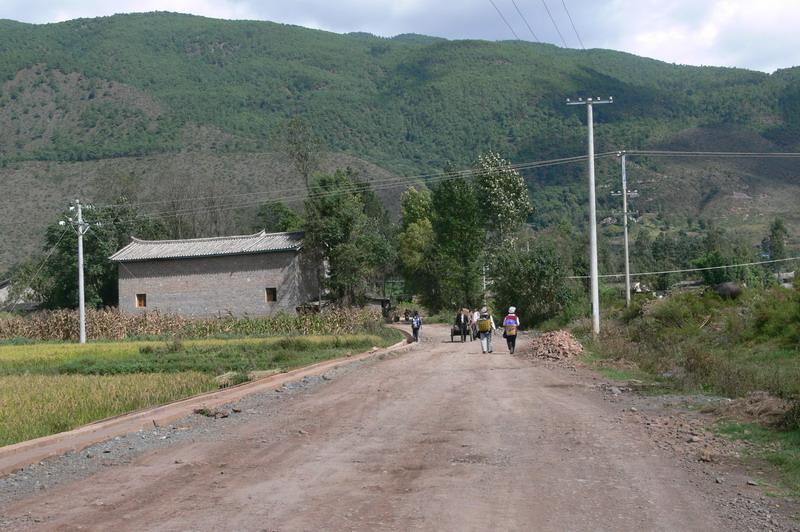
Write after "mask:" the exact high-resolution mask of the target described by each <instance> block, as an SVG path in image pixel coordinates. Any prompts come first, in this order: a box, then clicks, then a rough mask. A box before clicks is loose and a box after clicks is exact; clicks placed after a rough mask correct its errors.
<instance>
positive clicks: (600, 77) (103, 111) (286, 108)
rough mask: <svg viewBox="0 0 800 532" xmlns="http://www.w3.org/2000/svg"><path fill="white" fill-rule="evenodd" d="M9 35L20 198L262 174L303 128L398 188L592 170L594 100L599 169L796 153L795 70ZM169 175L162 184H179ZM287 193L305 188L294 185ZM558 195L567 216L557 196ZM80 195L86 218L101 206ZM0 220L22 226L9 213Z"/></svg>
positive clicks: (382, 45) (542, 50)
mask: <svg viewBox="0 0 800 532" xmlns="http://www.w3.org/2000/svg"><path fill="white" fill-rule="evenodd" d="M0 26H2V27H3V28H4V31H2V32H0V179H3V182H7V180H8V179H9V178H8V176H9V175H11V173H12V172H13V173H14V175H15V178H14V179H15V182H16V183H18V186H23V187H30V188H31V189H32V190H33V189H35V187H36V179H34V178H33V177H30V178H28V179H27V181H24V183H23V181H19V179H21V178H20V177H19V176H20V175H26V173H25V172H24V171H20V168H24V167H26V165H34V166H36V167H37V168H38V167H39V163H47V164H49V165H50V166H51V168H53V169H58V171H55V170H53V172H54V174H58V173H59V172H61V173H64V172H66V170H64V168H66V167H69V166H70V165H74V164H82V162H91V161H96V162H103V161H111V164H112V166H113V161H114V160H119V161H120V163H119V172H111V173H112V174H114V175H117V174H118V177H117V178H114V179H120V180H125V179H130V177H131V175H130V174H133V175H138V174H141V173H142V172H145V173H149V172H150V171H151V170H152V169H149V168H145V167H144V166H142V167H141V168H137V167H136V165H135V164H131V163H130V161H131V160H133V161H135V160H136V159H137V158H143V159H147V158H152V157H158V158H160V159H161V158H166V159H174V160H175V161H180V166H182V167H183V165H185V160H186V154H191V153H196V154H198V155H199V156H198V158H197V159H198V161H199V160H204V157H206V156H209V157H212V158H213V157H223V158H224V157H228V156H236V157H240V156H241V157H244V158H248V159H249V160H250V161H251V164H252V165H258V164H262V163H261V161H263V154H265V153H271V152H274V151H276V149H278V148H277V145H276V144H275V135H276V132H277V131H279V130H280V128H281V126H282V124H284V123H285V122H286V120H288V119H289V118H291V117H294V116H301V117H303V118H304V119H305V120H306V121H307V122H308V123H310V124H311V125H312V127H313V129H314V131H315V133H316V134H317V135H319V137H320V138H321V140H322V143H323V147H324V151H326V152H327V153H329V154H331V156H333V157H334V158H336V157H344V158H349V159H347V160H350V161H355V160H364V161H367V162H368V163H369V164H371V165H377V166H373V167H370V168H373V170H374V169H375V168H377V167H381V168H383V169H385V172H386V175H398V174H405V175H417V174H424V173H430V172H436V171H440V170H441V169H442V168H444V167H445V166H446V165H448V164H453V165H455V166H456V167H464V166H468V165H469V164H471V162H472V161H474V159H475V158H476V156H477V155H478V154H479V153H482V152H485V151H487V150H489V149H493V150H495V151H499V152H500V153H501V154H503V156H504V157H506V158H508V159H510V160H512V161H513V162H521V161H531V160H540V159H550V158H557V157H562V156H573V155H576V154H581V153H584V152H585V138H584V137H585V129H584V128H583V127H582V124H584V122H585V119H584V114H583V113H582V112H579V111H577V110H575V109H574V108H568V107H567V106H566V105H564V103H565V98H566V97H576V96H581V95H584V96H587V95H599V96H608V95H610V96H614V99H615V103H614V105H609V106H603V107H602V108H601V109H598V111H597V113H596V116H595V118H596V140H597V150H598V151H610V150H617V149H648V148H654V147H663V146H670V145H671V144H673V143H675V142H678V141H680V140H681V139H683V138H684V137H685V134H686V132H692V131H694V132H697V131H699V132H700V135H701V137H702V138H701V137H697V136H696V135H695V137H692V138H696V139H698V142H700V143H702V142H706V141H710V140H714V139H716V138H719V139H723V140H725V139H730V141H728V140H725V142H723V143H722V144H720V143H717V144H716V145H718V146H719V149H725V147H726V146H732V147H733V146H734V145H738V143H740V141H739V140H732V139H734V138H736V139H738V138H749V139H751V140H752V143H753V145H755V144H759V145H762V146H764V149H770V150H775V151H792V150H797V149H798V147H799V146H800V68H796V67H795V68H788V69H781V70H779V71H776V72H775V73H772V74H765V73H762V72H758V71H752V70H746V69H739V68H728V67H697V66H686V65H674V64H671V63H666V62H663V61H658V60H655V59H648V58H642V57H638V56H635V55H633V54H629V53H625V52H616V51H612V50H601V49H590V50H586V51H583V50H572V49H562V48H559V47H557V46H554V45H550V44H538V43H529V42H521V41H504V42H491V41H482V40H469V39H464V40H448V39H442V38H436V37H428V36H421V35H417V34H408V35H398V36H394V37H379V36H374V35H371V34H364V33H355V34H337V33H333V32H327V31H323V30H314V29H308V28H302V27H299V26H291V25H285V24H278V23H274V22H267V21H227V20H216V19H210V18H205V17H196V16H193V15H183V14H175V13H164V12H156V13H143V14H128V15H114V16H109V17H100V18H87V19H76V20H72V21H67V22H62V23H55V24H44V25H31V24H26V23H17V22H13V23H11V22H7V21H0ZM729 131H735V132H740V135H739V137H737V136H735V135H734V136H729V135H727V133H726V132H729ZM726 142H728V143H727V144H726ZM123 160H124V161H125V162H124V163H123V162H122V161H123ZM342 160H344V159H342ZM664 164H665V165H666V163H664ZM693 164H694V166H692V167H691V168H688V167H686V166H685V165H680V166H681V168H684V170H682V171H685V172H686V175H692V176H695V177H696V176H697V175H703V171H707V172H709V174H708V175H711V174H714V175H717V174H719V176H720V179H723V181H724V180H725V179H727V180H728V181H726V182H729V183H731V186H742V187H744V186H746V181H747V179H750V177H747V176H751V177H752V178H753V179H756V178H758V180H759V182H765V183H769V182H774V183H775V184H776V185H780V187H783V186H784V185H787V186H791V185H792V183H791V181H792V180H793V179H794V177H793V176H792V175H789V174H787V173H786V172H785V171H784V170H780V171H775V172H773V170H772V168H773V167H772V166H770V165H769V163H765V164H763V165H761V166H759V167H758V168H756V169H755V170H754V169H752V168H749V167H748V168H746V169H744V170H742V169H743V168H744V167H740V166H737V165H736V164H732V163H724V164H722V165H720V164H717V163H716V162H697V163H693ZM143 165H144V163H143ZM102 166H103V167H104V168H106V169H107V168H108V164H106V163H104V164H103V165H102ZM157 166H158V165H157ZM662 166H663V165H662ZM666 166H669V165H666ZM673 166H674V167H675V168H677V167H678V166H676V165H673ZM159 167H160V166H159ZM168 168H169V165H166V166H164V169H162V170H161V171H162V172H164V174H163V176H162V179H167V178H170V177H171V176H170V175H169V169H168ZM598 169H599V175H598V179H599V182H601V183H602V182H608V183H611V182H613V180H614V179H615V177H614V175H613V174H614V172H615V169H614V167H613V165H603V164H601V165H599V166H598ZM704 169H705V170H704ZM701 170H702V171H701ZM745 170H746V171H745ZM583 171H584V170H583V169H582V168H581V167H580V166H576V165H574V166H571V167H566V168H563V169H558V170H553V171H541V172H537V173H535V174H531V175H530V176H528V178H529V184H530V186H531V188H532V193H533V195H534V203H535V204H536V203H537V200H538V204H539V206H540V208H539V210H538V214H537V217H538V218H535V219H534V220H532V221H533V222H534V223H535V224H539V225H540V226H541V225H542V224H547V223H553V222H555V221H557V220H558V219H559V218H562V217H564V216H567V215H565V214H564V211H575V208H576V206H577V205H580V204H581V203H582V202H583V201H584V199H585V198H584V197H583V192H582V187H580V186H577V183H580V182H581V179H580V177H581V176H582V173H583ZM641 171H642V172H643V173H648V175H649V173H652V172H654V170H653V168H652V167H647V166H643V167H642V170H641ZM37 172H39V170H37ZM698 172H699V173H698ZM67 173H68V172H67ZM90 173H91V172H90ZM245 173H246V174H247V175H251V176H254V177H252V179H253V180H255V181H254V182H253V183H250V184H242V186H243V187H244V188H245V189H246V188H247V187H248V186H256V185H258V178H257V177H255V176H256V175H257V172H250V171H247V172H245ZM126 174H127V175H126ZM198 174H199V175H206V176H208V174H207V173H204V172H198ZM756 174H764V175H763V176H759V175H756ZM772 174H774V175H775V177H774V178H773V177H770V175H772ZM226 175H228V174H226ZM280 175H281V176H282V179H285V180H291V181H293V182H295V183H298V182H300V178H299V176H297V175H294V176H293V175H292V174H291V172H289V171H288V170H287V171H286V172H282V173H281V174H280ZM681 175H682V174H681ZM681 175H678V178H679V179H682V177H681ZM725 176H728V177H725ZM173 177H174V176H173ZM761 177H765V179H766V181H764V180H763V179H761ZM109 179H111V178H109ZM208 179H212V177H208ZM770 180H772V181H770ZM89 181H91V182H96V180H95V176H89ZM25 183H27V184H25ZM97 183H99V182H97ZM735 183H738V184H735ZM114 186H116V185H115V184H113V183H110V184H109V185H108V188H113V187H114ZM715 186H718V185H715ZM547 187H551V188H547ZM558 187H562V188H558ZM563 187H566V188H567V189H569V190H570V194H571V195H572V197H573V200H571V201H572V203H569V202H565V201H561V200H558V201H557V200H556V198H558V197H561V196H563V194H562V193H561V192H559V193H555V192H554V193H552V194H551V189H552V190H563ZM100 188H102V187H100ZM701 188H702V187H701ZM723 188H724V186H723ZM692 189H694V188H693V187H692ZM134 192H135V193H136V194H137V195H142V196H145V197H146V196H147V195H148V194H150V193H152V192H151V191H147V190H137V191H134ZM656 192H657V193H658V194H662V195H660V196H658V197H655V198H653V199H652V208H654V209H655V208H656V206H657V205H658V204H659V202H660V201H661V199H664V200H665V201H667V200H666V198H670V197H671V195H670V194H668V193H666V192H664V191H661V192H658V191H656ZM64 194H66V192H64ZM84 194H85V195H86V196H87V197H88V199H90V200H91V199H94V197H93V196H98V195H99V194H100V190H99V189H97V188H94V189H93V188H91V187H88V188H86V189H85V190H84ZM559 194H561V196H559ZM704 196H705V193H703V192H702V190H698V192H697V193H696V194H695V195H693V196H692V197H689V198H686V201H683V202H681V203H680V204H678V205H676V206H675V208H674V209H673V210H676V212H677V211H680V212H683V211H687V212H688V213H690V214H692V215H701V214H702V211H703V208H704V207H703V203H702V199H703V197H704ZM70 199H72V197H71V195H69V196H66V197H65V198H64V199H63V201H64V202H66V201H68V200H70ZM669 201H670V202H673V203H674V200H669ZM559 202H560V203H559ZM662 203H663V202H662ZM48 205H55V203H52V204H51V203H48ZM0 206H2V207H3V208H4V209H10V210H12V211H13V209H14V208H15V206H14V205H13V204H11V203H9V202H8V201H6V202H3V200H0ZM51 209H53V207H49V208H48V211H47V212H48V214H49V215H51V216H52V217H55V216H56V214H57V210H56V211H54V210H51ZM550 211H553V212H550ZM790 214H791V213H790ZM581 216H582V212H576V213H573V214H572V216H571V219H572V220H573V221H579V220H580V217H581ZM567 217H568V218H569V216H567ZM45 218H46V217H43V219H42V221H41V222H39V221H38V220H37V222H36V223H35V224H34V225H35V226H36V227H34V228H33V229H32V232H31V233H29V234H27V236H21V238H23V240H25V243H24V245H22V246H17V245H8V244H2V245H4V246H6V249H5V250H0V253H1V254H2V257H4V258H3V259H2V261H0V271H2V270H4V269H7V268H8V267H9V266H10V265H11V264H12V263H13V262H15V261H16V260H18V259H20V258H24V257H25V256H27V255H29V254H30V253H31V251H32V250H33V249H34V248H35V245H34V244H33V243H34V242H35V239H36V236H35V235H36V234H38V233H37V232H36V231H41V224H42V223H46V222H47V221H48V220H46V219H45ZM790 222H791V223H794V222H793V221H792V220H790ZM243 223H244V222H243ZM248 229H249V228H248ZM754 231H755V230H754ZM754 234H755V233H754ZM29 240H30V242H31V243H29V242H28V241H29Z"/></svg>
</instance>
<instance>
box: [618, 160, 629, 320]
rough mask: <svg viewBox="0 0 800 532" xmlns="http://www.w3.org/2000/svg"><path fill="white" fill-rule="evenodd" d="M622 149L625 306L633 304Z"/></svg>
mask: <svg viewBox="0 0 800 532" xmlns="http://www.w3.org/2000/svg"><path fill="white" fill-rule="evenodd" d="M626 155H627V154H626V153H625V152H624V151H621V152H619V153H618V154H617V156H618V157H619V158H620V164H621V165H622V192H621V194H622V228H623V232H624V234H625V306H626V307H630V306H631V264H630V255H629V254H628V176H627V174H626V171H625V156H626Z"/></svg>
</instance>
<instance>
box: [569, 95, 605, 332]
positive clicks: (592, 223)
mask: <svg viewBox="0 0 800 532" xmlns="http://www.w3.org/2000/svg"><path fill="white" fill-rule="evenodd" d="M603 103H614V98H612V97H609V98H608V99H607V100H602V99H600V98H578V100H577V101H572V100H570V99H569V98H568V99H567V105H585V106H586V123H587V126H588V135H587V138H588V142H589V248H590V250H589V254H590V258H589V265H590V272H589V273H590V276H591V281H592V282H591V285H592V336H593V337H594V338H597V336H598V335H599V334H600V283H599V279H598V273H597V203H596V198H595V187H594V116H593V114H592V106H593V105H595V104H603Z"/></svg>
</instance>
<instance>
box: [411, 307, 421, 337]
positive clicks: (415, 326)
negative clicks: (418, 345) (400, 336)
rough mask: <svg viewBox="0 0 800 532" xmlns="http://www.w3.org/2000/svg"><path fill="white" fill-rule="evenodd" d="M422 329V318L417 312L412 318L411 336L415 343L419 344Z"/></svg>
mask: <svg viewBox="0 0 800 532" xmlns="http://www.w3.org/2000/svg"><path fill="white" fill-rule="evenodd" d="M420 327H422V316H420V315H419V312H418V311H416V310H415V311H414V315H413V316H412V317H411V334H412V335H413V336H414V341H415V342H419V329H420Z"/></svg>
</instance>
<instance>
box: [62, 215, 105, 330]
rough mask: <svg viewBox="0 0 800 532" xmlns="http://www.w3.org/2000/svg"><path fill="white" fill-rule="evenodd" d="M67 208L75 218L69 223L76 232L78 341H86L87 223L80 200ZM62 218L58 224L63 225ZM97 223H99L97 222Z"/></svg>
mask: <svg viewBox="0 0 800 532" xmlns="http://www.w3.org/2000/svg"><path fill="white" fill-rule="evenodd" d="M69 210H75V211H76V213H75V214H76V216H75V218H76V219H75V220H73V219H72V218H70V219H69V223H70V224H71V225H72V228H73V229H75V232H76V233H78V313H79V316H80V343H82V344H85V343H86V301H85V299H86V298H85V290H84V282H83V235H85V234H86V233H87V232H89V224H88V223H86V222H84V221H83V206H82V205H81V200H77V199H76V200H75V205H73V206H71V207H70V208H69ZM65 224H66V222H65V221H64V220H62V221H60V222H59V225H65ZM98 225H99V224H98Z"/></svg>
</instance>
